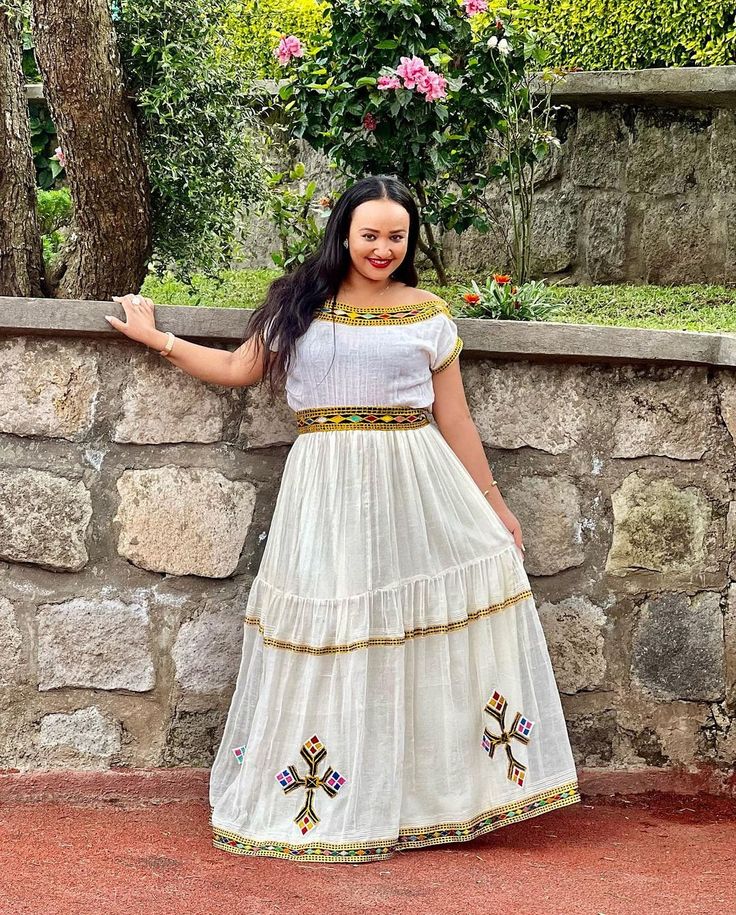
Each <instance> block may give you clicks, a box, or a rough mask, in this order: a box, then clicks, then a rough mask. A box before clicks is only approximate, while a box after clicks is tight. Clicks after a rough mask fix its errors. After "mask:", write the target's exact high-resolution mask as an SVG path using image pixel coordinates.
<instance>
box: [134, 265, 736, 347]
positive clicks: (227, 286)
mask: <svg viewBox="0 0 736 915" xmlns="http://www.w3.org/2000/svg"><path fill="white" fill-rule="evenodd" d="M277 276H280V271H279V270H276V269H262V270H230V271H225V272H224V273H223V274H222V276H221V277H219V278H218V279H216V280H215V279H208V278H206V277H201V276H195V277H193V279H192V283H191V285H185V284H184V283H182V282H180V281H178V280H174V279H173V278H171V277H167V278H165V279H164V280H159V279H157V278H156V277H154V276H149V277H148V278H147V279H146V282H145V283H144V285H143V289H142V290H141V292H142V294H143V295H146V296H149V297H150V298H152V299H153V300H154V302H160V303H161V304H166V305H194V306H197V305H209V306H213V307H214V306H216V307H219V308H256V307H257V306H258V305H259V304H260V303H261V302H262V301H263V299H264V298H265V295H266V291H267V289H268V285H269V283H271V282H272V281H273V280H274V279H275V278H276V277H277ZM470 279H471V277H467V278H460V277H453V281H452V284H451V285H448V286H440V285H438V284H437V283H436V277H434V276H433V275H432V274H425V275H424V276H422V277H420V286H421V287H422V288H423V289H427V290H429V291H430V292H434V293H435V294H436V295H440V296H442V298H444V299H446V300H447V301H448V302H449V303H450V307H451V308H458V307H460V305H461V303H462V298H461V291H460V290H461V287H462V286H463V285H465V284H466V283H469V282H470ZM482 279H483V278H481V277H478V280H479V281H482ZM550 297H551V298H552V300H553V301H555V302H558V303H561V307H560V308H559V310H556V311H553V312H552V313H551V314H550V320H551V321H562V322H565V323H571V324H607V325H612V326H618V327H649V328H655V329H660V330H698V331H730V332H736V288H731V287H727V286H705V285H690V286H647V285H644V286H629V285H613V286H551V287H550Z"/></svg>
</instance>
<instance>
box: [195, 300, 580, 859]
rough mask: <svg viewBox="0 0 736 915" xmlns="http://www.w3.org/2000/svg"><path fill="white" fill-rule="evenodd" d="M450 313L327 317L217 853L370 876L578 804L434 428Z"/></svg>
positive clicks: (271, 561) (554, 713)
mask: <svg viewBox="0 0 736 915" xmlns="http://www.w3.org/2000/svg"><path fill="white" fill-rule="evenodd" d="M461 348H462V340H461V339H460V338H459V337H458V333H457V326H456V324H455V322H454V321H453V320H452V318H451V315H450V312H449V309H448V307H447V304H446V303H445V302H444V301H442V300H437V299H433V300H429V301H425V302H423V303H420V304H418V305H412V306H394V307H388V308H381V307H380V306H375V307H372V308H370V309H363V310H360V311H354V310H352V309H351V308H350V307H349V306H347V305H343V304H340V303H337V305H336V307H335V308H334V310H333V306H332V305H331V304H326V305H325V306H323V308H322V310H321V311H319V312H318V314H317V316H316V317H315V319H314V320H313V322H312V323H311V325H310V326H309V328H308V330H307V331H306V333H305V334H304V335H303V336H302V337H301V338H300V339H299V340H298V342H297V348H296V358H295V359H294V360H292V365H291V367H290V369H289V373H288V377H287V383H286V395H287V402H288V404H289V406H290V407H291V408H292V410H294V411H295V421H296V425H297V430H298V432H299V434H298V435H297V437H296V440H295V441H294V443H293V445H292V447H291V449H290V451H289V454H288V456H287V459H286V462H285V466H284V470H283V476H282V480H281V486H280V489H279V493H278V497H277V500H276V505H275V508H274V512H273V519H272V522H271V527H270V532H269V536H268V540H267V543H266V547H265V551H264V554H263V557H262V561H261V565H260V568H259V571H258V574H257V576H256V577H255V579H254V581H253V584H252V587H251V590H250V593H249V596H248V600H247V606H246V609H245V614H244V627H243V649H242V660H241V665H240V671H239V674H238V678H237V683H236V687H235V691H234V694H233V696H232V700H231V704H230V709H229V713H228V716H227V720H226V724H225V729H224V734H223V738H222V741H221V744H220V746H219V748H218V752H217V755H216V758H215V760H214V763H213V766H212V771H211V777H210V789H209V799H210V825H211V827H212V831H213V845H214V846H215V847H216V848H219V849H222V850H223V851H227V852H231V853H234V854H238V855H255V856H270V857H277V858H288V859H294V860H300V861H328V862H331V861H337V862H342V861H345V862H350V863H355V862H357V861H379V860H382V859H385V858H388V857H391V856H392V855H393V854H394V853H395V852H396V851H404V850H406V849H414V848H420V847H423V846H429V845H436V844H440V843H444V842H457V841H461V840H467V839H473V838H475V837H477V836H480V835H483V834H484V833H487V832H490V831H491V830H493V829H496V828H497V827H500V826H504V825H507V824H509V823H513V822H516V821H518V820H522V819H527V818H529V817H533V816H537V815H538V814H541V813H544V812H546V811H548V810H553V809H555V808H558V807H562V806H565V805H568V804H573V803H575V802H577V801H580V795H579V793H578V785H577V775H576V770H575V765H574V761H573V756H572V752H571V748H570V744H569V739H568V733H567V729H566V723H565V719H564V717H563V712H562V707H561V703H560V697H559V693H558V689H557V685H556V681H555V677H554V673H553V670H552V666H551V663H550V658H549V654H548V650H547V645H546V642H545V637H544V634H543V631H542V627H541V624H540V622H539V618H538V614H537V609H536V606H535V602H534V598H533V596H532V591H531V589H530V586H529V579H528V578H527V575H526V572H525V570H524V565H523V558H522V554H521V551H520V550H519V549H518V547H517V546H516V545H515V543H514V540H513V537H512V535H511V534H510V533H509V531H508V530H507V528H506V527H505V525H504V524H503V523H502V522H501V520H500V518H499V517H498V515H497V514H496V512H495V511H494V510H493V508H492V507H491V506H490V504H489V503H488V501H487V499H486V498H485V497H484V496H483V494H482V492H481V490H480V489H479V487H478V486H477V484H476V483H475V481H474V480H473V478H472V477H471V476H470V474H469V472H468V471H467V470H466V468H465V467H464V465H463V464H462V463H461V461H460V459H459V458H458V457H457V455H456V454H455V453H454V451H452V449H451V448H450V446H449V445H448V444H447V442H446V441H445V439H444V438H443V436H442V434H441V433H440V431H439V429H438V427H437V426H436V425H435V424H434V423H433V421H432V419H431V411H430V409H429V408H430V407H431V404H432V401H433V399H434V394H433V385H432V377H433V374H434V373H436V372H439V371H442V370H443V369H444V368H446V367H447V366H448V365H449V364H450V363H451V362H452V361H453V360H454V359H456V358H457V357H458V354H459V353H460V350H461Z"/></svg>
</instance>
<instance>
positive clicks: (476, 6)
mask: <svg viewBox="0 0 736 915" xmlns="http://www.w3.org/2000/svg"><path fill="white" fill-rule="evenodd" d="M463 6H464V7H465V12H466V13H467V14H468V16H475V14H476V13H485V11H486V10H487V9H488V0H463Z"/></svg>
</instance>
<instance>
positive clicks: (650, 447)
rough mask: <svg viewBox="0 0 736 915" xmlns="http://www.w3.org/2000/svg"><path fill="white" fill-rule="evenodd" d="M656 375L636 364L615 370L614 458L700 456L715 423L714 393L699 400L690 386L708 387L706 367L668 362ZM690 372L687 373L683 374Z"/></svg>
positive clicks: (683, 457)
mask: <svg viewBox="0 0 736 915" xmlns="http://www.w3.org/2000/svg"><path fill="white" fill-rule="evenodd" d="M657 374H658V376H659V377H657V378H651V377H649V372H647V371H646V370H642V369H641V368H639V367H635V366H625V367H623V368H621V369H620V370H619V380H620V382H621V384H620V387H619V388H618V417H617V419H616V424H615V426H614V429H613V447H612V449H611V455H612V456H613V457H623V458H631V457H641V456H644V455H649V454H661V455H665V456H666V457H671V458H678V459H680V460H686V461H689V460H696V459H698V458H701V457H702V456H703V454H704V453H705V451H706V449H707V448H708V435H709V432H710V430H711V427H712V425H713V424H714V423H715V415H716V404H715V398H714V397H713V396H711V397H708V398H707V399H704V400H701V399H700V398H698V399H697V400H696V399H694V398H693V396H692V391H693V388H697V389H701V390H707V385H706V375H707V368H706V367H705V366H692V367H684V366H678V367H677V368H675V367H674V366H673V367H668V368H667V369H664V370H659V371H658V373H657ZM685 376H689V377H687V378H686V377H685Z"/></svg>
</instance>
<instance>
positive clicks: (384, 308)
mask: <svg viewBox="0 0 736 915" xmlns="http://www.w3.org/2000/svg"><path fill="white" fill-rule="evenodd" d="M331 302H332V299H325V302H324V306H323V307H327V306H329V305H330V304H331ZM335 305H339V306H340V307H341V308H346V309H347V310H348V311H352V312H355V313H356V314H361V313H362V312H364V311H370V312H379V313H381V314H383V313H385V314H389V313H390V312H394V311H408V310H409V309H411V308H419V306H420V305H437V306H440V307H444V308H447V307H448V306H447V303H446V302H445V300H444V299H422V301H421V302H404V303H403V304H401V305H361V306H357V305H351V304H350V303H349V302H342V301H340V299H335ZM328 310H329V309H328Z"/></svg>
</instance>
